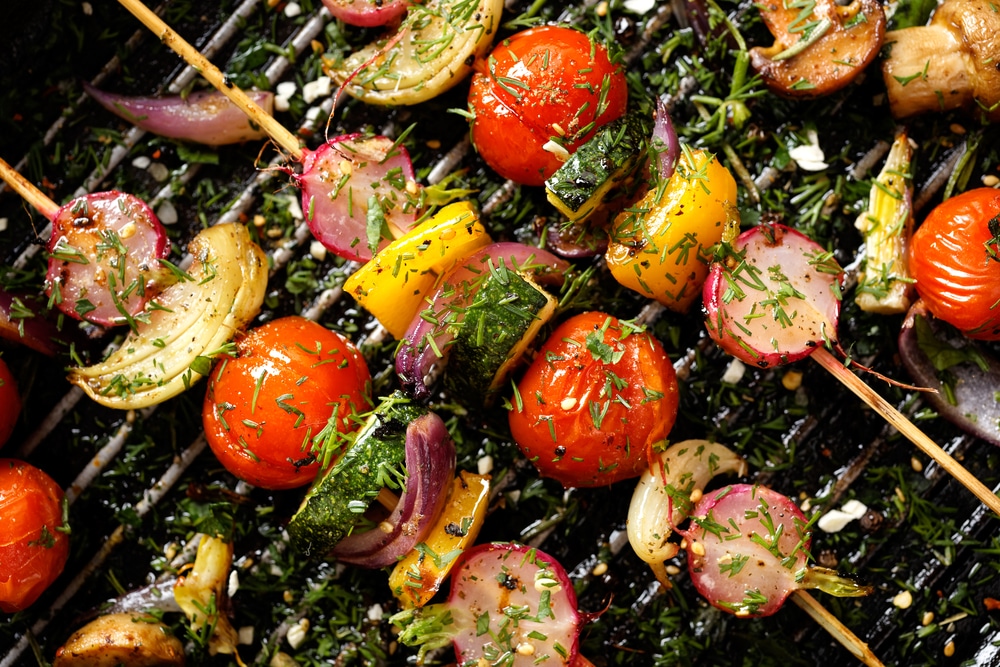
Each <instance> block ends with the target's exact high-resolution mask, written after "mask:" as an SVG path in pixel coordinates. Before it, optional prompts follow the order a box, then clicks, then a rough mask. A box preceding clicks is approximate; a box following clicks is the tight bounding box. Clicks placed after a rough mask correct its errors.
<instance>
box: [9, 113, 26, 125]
mask: <svg viewBox="0 0 1000 667" xmlns="http://www.w3.org/2000/svg"><path fill="white" fill-rule="evenodd" d="M11 120H13V121H14V122H15V123H20V122H21V121H22V120H24V116H22V115H21V114H19V113H15V114H14V115H13V116H12V117H11Z"/></svg>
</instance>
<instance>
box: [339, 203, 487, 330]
mask: <svg viewBox="0 0 1000 667" xmlns="http://www.w3.org/2000/svg"><path fill="white" fill-rule="evenodd" d="M491 242H492V241H491V239H490V237H489V234H487V233H486V228H485V227H483V225H482V224H481V223H480V222H479V215H478V214H477V213H476V211H475V209H474V208H473V207H472V204H470V203H469V202H456V203H454V204H449V205H448V206H445V207H444V208H442V209H441V210H440V211H438V212H437V213H436V214H435V215H434V216H432V217H431V218H429V219H428V220H427V221H425V222H423V223H421V224H420V225H418V226H417V227H415V228H414V229H412V230H410V232H408V233H407V234H405V235H403V236H401V237H399V238H398V239H396V240H395V241H393V242H392V243H390V244H389V245H388V246H386V247H385V248H383V249H382V250H381V251H380V252H379V253H378V254H377V255H375V257H374V258H372V259H371V261H369V262H368V263H367V264H365V265H364V266H362V267H361V268H360V269H358V270H357V271H355V272H354V274H353V275H352V276H351V277H350V278H348V279H347V282H346V283H344V291H345V292H347V293H348V294H350V295H351V296H353V297H354V299H355V300H356V301H357V302H358V304H359V305H360V306H362V307H363V308H365V309H366V310H367V311H368V312H369V313H371V314H372V315H374V316H375V317H376V318H377V319H378V321H379V322H381V323H382V326H384V327H385V328H386V330H388V331H389V333H391V334H392V335H393V336H395V337H396V338H402V337H403V336H404V335H405V334H406V329H407V327H409V326H410V322H412V321H413V318H414V317H415V316H416V314H417V313H418V312H419V311H420V310H421V309H422V308H423V307H424V298H425V297H426V296H427V295H428V294H429V292H430V291H431V289H432V288H433V287H434V284H435V282H436V281H437V278H438V276H440V275H442V274H444V273H447V272H448V271H450V270H451V269H452V268H454V267H455V266H456V265H457V264H458V263H459V262H460V261H462V260H463V259H465V258H466V257H468V256H469V255H471V254H472V253H473V252H475V251H476V250H479V249H480V248H482V247H484V246H487V245H489V244H490V243H491Z"/></svg>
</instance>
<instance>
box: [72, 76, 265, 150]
mask: <svg viewBox="0 0 1000 667" xmlns="http://www.w3.org/2000/svg"><path fill="white" fill-rule="evenodd" d="M83 88H84V90H86V91H87V94H88V95H90V96H91V97H93V98H94V100H95V101H96V102H97V103H98V104H100V105H101V106H102V107H104V108H105V109H107V110H108V111H110V112H111V113H113V114H115V115H116V116H119V117H120V118H122V119H124V120H127V121H128V122H130V123H132V124H133V125H135V126H136V127H139V128H142V129H143V130H146V131H147V132H152V133H153V134H157V135H159V136H161V137H169V138H171V139H180V140H181V141H193V142H195V143H199V144H206V145H208V146H222V145H225V144H238V143H242V142H244V141H254V140H258V139H264V138H266V137H267V134H266V133H265V132H264V131H263V130H262V129H261V128H260V127H259V126H257V125H255V124H254V123H252V122H250V119H249V118H247V116H246V114H244V112H243V111H242V110H241V109H240V108H239V107H238V106H236V105H235V104H233V103H232V102H231V101H230V100H229V99H228V98H227V97H226V96H225V95H223V94H222V93H220V92H217V91H214V90H213V91H204V92H198V93H191V94H190V95H188V96H186V97H180V96H179V95H174V96H169V97H127V96H125V95H116V94H114V93H108V92H104V91H102V90H98V89H97V88H94V87H93V86H92V85H90V84H89V83H84V84H83ZM247 95H249V96H250V99H252V100H253V101H254V102H256V103H257V104H258V105H259V106H260V107H261V108H263V109H264V111H265V112H267V113H268V114H269V115H270V114H273V112H274V93H270V92H264V91H250V92H249V93H247Z"/></svg>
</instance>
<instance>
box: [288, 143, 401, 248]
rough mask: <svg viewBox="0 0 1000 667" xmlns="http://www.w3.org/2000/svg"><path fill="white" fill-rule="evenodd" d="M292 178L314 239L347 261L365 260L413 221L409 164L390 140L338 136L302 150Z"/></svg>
mask: <svg viewBox="0 0 1000 667" xmlns="http://www.w3.org/2000/svg"><path fill="white" fill-rule="evenodd" d="M289 173H290V172H289ZM290 175H291V176H292V178H293V179H294V180H295V183H296V184H297V185H298V186H299V187H300V188H301V189H302V210H303V211H304V212H305V216H306V222H307V223H309V229H310V230H311V231H312V233H313V236H315V237H316V238H317V239H318V240H319V242H320V243H322V244H323V245H324V246H325V247H326V248H327V249H328V250H330V251H331V252H333V253H336V254H337V255H339V256H341V257H344V258H346V259H350V260H355V261H359V262H366V261H368V260H369V259H371V258H372V256H373V255H374V253H375V251H377V250H378V249H379V248H380V247H382V246H384V245H385V244H386V243H387V242H388V241H389V240H392V239H393V238H397V237H399V236H402V235H403V234H405V233H406V232H407V231H409V230H410V228H411V227H412V226H413V225H414V223H415V222H416V220H417V205H416V196H417V194H418V193H419V187H418V186H417V183H416V180H415V175H414V172H413V164H412V163H411V162H410V156H409V154H408V153H407V151H406V149H405V148H404V147H403V146H401V145H398V144H397V143H395V142H393V141H392V139H388V138H386V137H381V136H369V137H366V136H364V135H361V134H347V135H343V136H340V137H336V138H334V139H331V140H330V141H328V142H326V143H325V144H323V145H322V146H320V147H319V148H317V149H316V150H315V151H305V154H304V157H303V159H302V173H301V174H290Z"/></svg>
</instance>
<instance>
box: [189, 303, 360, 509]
mask: <svg viewBox="0 0 1000 667" xmlns="http://www.w3.org/2000/svg"><path fill="white" fill-rule="evenodd" d="M209 378H210V379H209V385H208V391H207V392H206V394H205V402H204V404H203V406H202V421H203V423H204V426H205V437H206V439H207V440H208V444H209V446H211V448H212V451H213V452H215V455H216V456H217V457H218V459H219V461H221V462H222V465H224V466H225V467H226V469H227V470H228V471H229V472H231V473H233V474H234V475H236V476H237V477H239V478H240V479H242V480H245V481H247V482H249V483H250V484H253V485H254V486H260V487H263V488H266V489H290V488H294V487H297V486H302V485H304V484H308V483H309V482H311V481H312V480H313V479H315V477H316V474H317V473H318V472H319V469H320V461H321V459H322V456H323V451H324V449H326V450H327V451H329V449H327V448H329V447H331V446H332V447H336V446H337V445H339V444H341V438H342V436H343V434H346V433H349V432H351V431H353V430H354V429H355V428H356V427H357V426H358V425H359V424H360V420H359V419H357V418H356V415H357V414H358V413H361V412H365V411H367V410H368V409H369V407H370V399H369V391H370V384H371V375H370V374H369V372H368V366H367V365H366V364H365V360H364V358H363V357H362V356H361V353H360V352H358V350H357V348H355V347H354V345H353V344H352V343H351V341H349V340H348V339H347V338H344V337H343V336H341V335H340V334H338V333H336V332H333V331H330V330H329V329H327V328H325V327H323V326H322V325H320V324H317V323H315V322H312V321H310V320H307V319H305V318H303V317H284V318H281V319H277V320H274V321H272V322H268V323H267V324H265V325H263V326H260V327H257V328H256V329H253V330H252V331H250V332H249V333H248V334H247V335H246V336H244V337H243V338H241V339H240V340H239V341H237V343H236V356H235V357H233V358H229V359H223V360H222V361H221V362H219V363H218V364H217V365H216V367H215V368H214V369H213V370H212V373H211V375H210V376H209Z"/></svg>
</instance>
